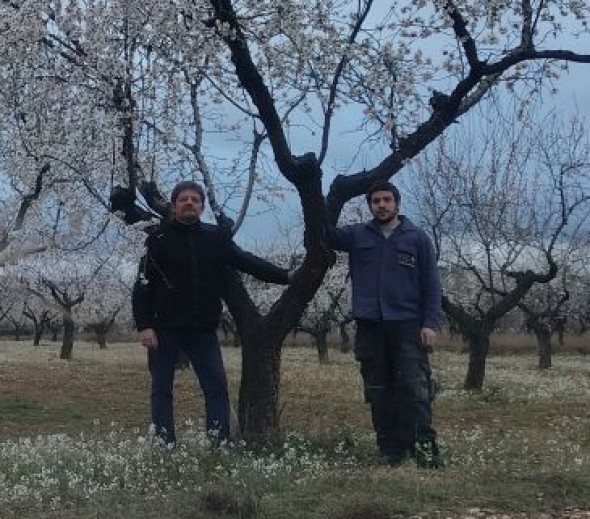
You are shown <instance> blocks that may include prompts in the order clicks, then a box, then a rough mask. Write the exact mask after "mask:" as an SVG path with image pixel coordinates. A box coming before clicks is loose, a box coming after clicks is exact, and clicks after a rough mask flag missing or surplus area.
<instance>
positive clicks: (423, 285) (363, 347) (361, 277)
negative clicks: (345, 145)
mask: <svg viewBox="0 0 590 519" xmlns="http://www.w3.org/2000/svg"><path fill="white" fill-rule="evenodd" d="M400 201H401V196H400V193H399V191H398V189H397V188H396V187H395V186H394V185H392V184H391V183H389V182H386V181H378V182H376V183H375V184H373V186H371V188H370V189H369V191H368V193H367V203H368V204H369V208H370V210H371V214H372V215H373V219H372V220H371V221H370V222H367V223H359V224H353V225H347V226H344V227H340V228H338V229H332V230H331V231H330V240H331V242H332V246H333V247H334V248H335V249H336V250H341V251H345V252H348V254H349V266H350V277H351V281H352V312H353V316H354V318H355V320H356V324H357V333H356V340H355V357H356V359H357V360H358V361H359V362H360V369H361V375H362V377H363V382H364V385H365V392H366V397H367V400H368V402H369V403H370V405H371V414H372V420H373V427H374V429H375V432H376V435H377V445H378V447H379V450H380V451H381V453H382V454H383V455H384V456H385V457H386V459H387V461H388V462H389V464H390V465H392V466H395V465H398V464H400V463H401V462H403V461H404V459H406V457H407V456H412V457H414V458H415V460H416V463H417V464H418V466H420V467H426V468H436V467H438V465H439V453H438V447H437V445H436V432H435V430H434V429H433V427H432V400H433V396H434V395H433V384H432V380H431V372H430V364H429V361H428V352H429V351H430V350H431V349H432V348H433V347H434V345H435V342H436V338H437V329H438V324H439V316H440V312H441V289H440V280H439V276H438V269H437V265H436V256H435V253H434V250H433V247H432V243H431V241H430V239H429V238H428V235H427V234H426V233H425V232H424V231H423V230H421V229H419V228H418V227H416V226H415V225H414V224H413V223H412V222H411V221H410V220H409V219H408V218H407V217H405V216H402V215H400V214H399V207H400Z"/></svg>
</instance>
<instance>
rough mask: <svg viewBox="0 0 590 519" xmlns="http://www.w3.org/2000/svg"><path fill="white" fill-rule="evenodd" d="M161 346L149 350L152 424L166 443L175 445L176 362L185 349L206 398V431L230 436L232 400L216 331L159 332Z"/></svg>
mask: <svg viewBox="0 0 590 519" xmlns="http://www.w3.org/2000/svg"><path fill="white" fill-rule="evenodd" d="M157 336H158V347H157V348H156V349H155V350H149V353H148V365H149V370H150V374H151V376H152V389H151V407H152V422H153V424H154V426H155V428H156V434H157V435H158V436H159V437H160V438H161V439H162V440H163V441H164V442H165V443H174V442H175V441H176V434H175V429H174V412H173V394H172V387H173V382H174V372H175V365H176V360H177V359H178V355H179V353H180V350H181V349H182V350H183V351H184V352H185V353H186V356H187V357H188V359H189V361H190V363H191V365H192V367H193V369H194V371H195V373H196V375H197V377H198V379H199V383H200V385H201V389H202V390H203V393H204V395H205V411H206V426H207V431H208V432H209V433H211V434H212V436H213V437H214V438H215V439H218V440H225V439H227V438H228V437H229V416H230V407H229V397H228V391H227V377H226V374H225V367H224V365H223V358H222V356H221V348H220V347H219V341H218V339H217V333H216V332H215V331H201V330H196V329H193V328H181V329H166V330H158V331H157Z"/></svg>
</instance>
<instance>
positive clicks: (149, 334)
mask: <svg viewBox="0 0 590 519" xmlns="http://www.w3.org/2000/svg"><path fill="white" fill-rule="evenodd" d="M204 205H205V193H204V191H203V188H202V187H201V186H200V185H199V184H196V183H194V182H191V181H184V182H180V183H179V184H177V185H176V187H175V188H174V189H173V190H172V195H171V211H172V218H171V219H170V220H167V221H164V222H162V224H161V225H160V226H159V227H158V228H157V229H156V230H155V231H154V232H153V233H152V234H151V235H150V236H149V237H148V239H147V240H146V253H145V255H144V256H143V258H142V259H141V263H140V266H139V274H138V278H137V281H136V282H135V285H134V287H133V298H132V303H133V317H134V319H135V325H136V328H137V330H138V332H139V342H140V343H141V344H142V346H144V347H145V348H146V349H147V351H148V364H149V369H150V374H151V378H152V384H151V410H152V422H153V424H154V426H155V429H156V435H157V436H158V437H160V438H161V439H162V441H163V442H164V443H166V444H173V443H174V442H175V441H176V434H175V428H174V417H173V395H172V389H173V382H174V369H175V365H176V360H177V358H178V355H179V353H180V350H183V351H184V352H185V353H186V356H187V357H188V359H189V360H190V362H191V364H192V366H193V369H194V370H195V373H196V374H197V377H198V379H199V382H200V385H201V388H202V389H203V393H204V395H205V412H206V425H207V431H208V432H213V433H214V438H215V439H216V440H221V441H223V440H226V439H227V438H228V436H229V432H230V406H229V398H228V391H227V379H226V374H225V368H224V365H223V359H222V356H221V350H220V348H219V342H218V340H217V331H216V330H217V327H218V325H219V320H220V317H221V292H222V285H223V283H224V280H225V273H226V268H227V267H233V268H236V269H238V270H241V271H242V272H246V273H248V274H251V275H253V276H255V277H257V278H259V279H261V280H263V281H267V282H269V283H278V284H284V285H286V284H288V283H289V273H288V271H287V270H285V269H282V268H279V267H276V266H274V265H273V264H272V263H269V262H268V261H265V260H263V259H262V258H258V257H256V256H254V255H252V254H250V253H247V252H245V251H243V250H241V249H239V248H238V247H237V246H236V245H235V244H234V243H233V242H232V241H231V239H230V238H229V237H228V236H227V235H226V234H225V233H223V232H222V231H220V230H219V229H218V228H217V227H216V226H214V225H208V224H205V223H203V222H201V221H200V216H201V213H202V212H203V208H204Z"/></svg>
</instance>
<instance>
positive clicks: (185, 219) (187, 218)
mask: <svg viewBox="0 0 590 519" xmlns="http://www.w3.org/2000/svg"><path fill="white" fill-rule="evenodd" d="M178 220H179V221H180V222H182V223H184V224H187V225H192V224H194V223H197V221H198V220H199V217H198V216H197V215H196V214H195V213H188V214H183V215H180V216H179V217H178Z"/></svg>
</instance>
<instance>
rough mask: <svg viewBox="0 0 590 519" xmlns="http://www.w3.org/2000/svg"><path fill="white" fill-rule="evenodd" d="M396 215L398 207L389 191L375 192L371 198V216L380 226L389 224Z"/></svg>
mask: <svg viewBox="0 0 590 519" xmlns="http://www.w3.org/2000/svg"><path fill="white" fill-rule="evenodd" d="M397 213H398V207H397V204H396V202H395V198H394V197H393V193H392V192H391V191H375V192H374V193H373V194H372V196H371V214H372V215H373V217H374V218H375V220H377V222H378V223H380V224H386V223H389V222H391V221H392V220H393V219H394V218H395V217H396V216H397Z"/></svg>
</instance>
